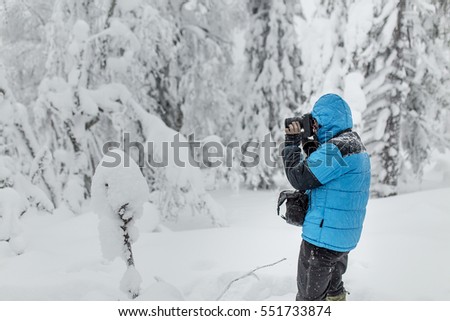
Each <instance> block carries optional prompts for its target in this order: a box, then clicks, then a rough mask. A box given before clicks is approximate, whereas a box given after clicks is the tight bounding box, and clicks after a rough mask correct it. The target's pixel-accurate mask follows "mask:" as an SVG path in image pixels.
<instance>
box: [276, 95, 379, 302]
mask: <svg viewBox="0 0 450 321" xmlns="http://www.w3.org/2000/svg"><path fill="white" fill-rule="evenodd" d="M352 127H353V121H352V115H351V111H350V108H349V106H348V105H347V103H346V102H345V101H344V100H343V99H342V98H341V97H339V96H338V95H335V94H328V95H324V96H322V97H321V98H320V99H319V100H318V101H317V102H316V104H315V105H314V107H313V110H312V113H311V114H306V115H304V116H303V117H302V118H289V119H287V120H286V129H285V132H286V143H285V148H284V150H283V160H284V166H285V170H286V176H287V178H288V180H289V182H290V183H291V185H292V186H293V187H294V188H295V189H297V190H300V191H307V192H306V193H307V194H308V195H309V207H308V210H307V213H306V217H305V220H304V223H303V233H302V238H303V241H302V244H301V247H300V255H299V261H298V271H297V287H298V293H297V297H296V299H297V300H301V301H303V300H305V301H306V300H307V301H309V300H342V301H344V300H345V299H346V291H345V288H344V283H343V282H342V275H343V274H344V273H345V271H346V269H347V262H348V253H349V252H350V251H351V250H352V249H354V248H355V247H356V245H357V243H358V241H359V238H360V236H361V231H362V226H363V221H364V217H365V213H366V205H367V202H368V198H369V186H370V159H369V155H368V154H367V153H366V150H365V147H364V145H363V143H362V142H361V139H360V138H359V136H358V134H357V133H355V132H353V131H352ZM300 145H302V148H303V150H304V152H305V154H306V158H305V157H304V156H303V154H302V151H301V149H300V147H299V146H300Z"/></svg>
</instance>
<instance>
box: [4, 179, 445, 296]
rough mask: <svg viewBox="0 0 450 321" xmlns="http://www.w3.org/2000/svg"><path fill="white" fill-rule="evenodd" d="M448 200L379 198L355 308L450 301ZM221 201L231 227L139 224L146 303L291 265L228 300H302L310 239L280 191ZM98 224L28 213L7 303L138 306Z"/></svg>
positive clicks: (372, 205) (355, 275)
mask: <svg viewBox="0 0 450 321" xmlns="http://www.w3.org/2000/svg"><path fill="white" fill-rule="evenodd" d="M447 186H448V185H447ZM449 193H450V188H448V187H447V188H443V189H436V190H430V191H424V192H420V193H412V194H405V195H402V196H398V197H391V198H385V199H377V200H370V202H369V206H368V212H367V216H366V222H365V226H364V230H363V234H362V238H361V242H360V244H359V246H358V247H357V248H356V249H355V250H354V251H353V252H352V253H351V254H350V259H349V267H348V270H347V272H346V274H345V275H344V281H345V284H346V287H347V290H348V291H349V292H350V293H351V294H350V295H349V296H348V299H349V300H450V275H449V274H448V271H447V267H448V265H449V264H450V235H449V233H448V231H449V229H450V216H449V215H448V213H449V212H450V204H449V203H448V202H447V201H446V199H447V198H448V195H449ZM213 197H214V199H215V200H216V201H218V203H219V204H221V205H223V206H225V207H226V208H227V213H228V216H227V218H228V220H229V227H227V228H203V229H197V230H184V231H180V232H171V231H167V230H165V231H164V232H157V233H150V232H148V231H145V229H144V228H143V227H142V228H141V224H142V223H143V221H141V220H138V221H137V222H136V226H137V227H138V228H139V229H140V230H141V237H140V238H139V239H138V240H137V242H136V243H135V244H133V250H134V256H135V261H136V266H137V268H138V269H139V271H140V272H141V277H142V287H141V288H142V292H141V295H140V296H139V297H138V298H137V299H138V300H182V299H185V300H216V299H217V297H218V296H219V295H220V294H221V293H222V292H223V290H224V289H225V288H226V287H227V285H228V284H229V283H230V282H231V281H232V280H234V279H236V278H239V277H241V276H242V275H244V274H246V273H247V272H249V271H251V270H253V269H254V268H256V267H259V266H262V265H266V264H270V263H274V262H276V261H278V260H280V259H282V258H287V260H286V261H284V262H281V263H279V264H277V265H274V266H272V267H268V268H265V269H261V270H258V271H257V272H256V273H255V275H256V277H255V276H252V277H246V278H243V279H241V280H239V281H237V282H234V283H233V285H232V286H231V287H230V289H229V290H228V291H227V292H226V293H225V295H224V297H223V300H293V299H294V297H295V292H296V285H295V284H296V283H295V279H296V265H297V257H298V251H299V248H300V241H301V237H300V232H301V231H300V229H299V228H296V227H293V226H290V225H288V224H286V223H285V222H284V221H283V220H281V219H279V218H278V217H277V215H276V210H275V204H276V198H277V193H275V192H273V191H272V192H267V191H260V192H252V191H241V192H240V194H239V195H236V194H234V195H232V194H231V193H230V191H228V190H221V191H216V192H214V194H213ZM145 215H146V213H144V216H145ZM98 221H99V218H98V216H97V215H95V214H94V213H89V212H88V213H85V214H82V215H78V216H74V215H72V214H70V213H68V212H67V213H66V212H60V213H58V214H57V215H37V216H36V215H29V214H26V215H24V217H23V218H22V225H23V229H24V237H26V239H27V240H28V244H29V245H28V248H27V250H26V251H25V252H24V253H23V254H22V255H20V256H16V255H14V253H12V251H11V249H10V248H9V247H8V245H7V244H6V243H5V242H0V262H1V264H0V299H1V300H129V297H128V296H127V295H126V294H125V293H124V292H122V291H121V290H120V280H121V276H122V275H123V273H124V272H125V271H126V270H125V266H124V264H123V262H120V261H118V260H114V261H112V262H104V261H103V260H102V254H101V249H100V242H99V235H98V234H99V232H98V230H97V225H98ZM56 240H57V241H56ZM155 280H156V281H155Z"/></svg>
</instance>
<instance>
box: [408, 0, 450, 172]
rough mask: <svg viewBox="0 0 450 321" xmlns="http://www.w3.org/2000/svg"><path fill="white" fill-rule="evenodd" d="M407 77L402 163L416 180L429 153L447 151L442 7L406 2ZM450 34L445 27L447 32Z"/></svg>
mask: <svg viewBox="0 0 450 321" xmlns="http://www.w3.org/2000/svg"><path fill="white" fill-rule="evenodd" d="M408 4H409V8H408V16H409V23H408V35H409V37H408V53H409V57H405V58H407V59H408V58H409V59H408V63H409V65H410V66H411V68H410V71H409V73H408V81H409V84H410V92H409V94H408V96H407V100H406V106H405V107H406V108H405V110H403V112H402V126H401V136H402V147H403V150H404V151H405V153H406V161H407V162H408V163H410V164H411V167H412V171H413V173H414V174H416V175H417V176H418V177H419V178H421V177H422V175H423V168H424V166H425V165H426V164H427V161H428V160H429V156H430V154H431V152H432V151H433V149H438V150H441V151H442V150H443V149H444V148H449V147H450V141H449V140H448V138H446V137H445V130H446V128H445V127H446V126H445V122H442V119H446V118H447V117H448V116H447V115H448V113H449V107H450V98H449V96H448V90H447V89H448V88H449V85H450V58H449V53H450V52H449V49H448V48H449V47H448V43H446V42H445V38H444V36H443V35H444V34H445V29H446V26H445V24H443V23H444V21H446V20H445V19H444V17H448V15H449V14H450V8H449V7H448V5H447V6H446V5H445V3H440V2H437V3H436V4H435V5H432V4H431V3H428V4H427V3H426V2H422V1H414V0H410V1H409V2H408ZM448 30H450V28H448V26H447V31H448Z"/></svg>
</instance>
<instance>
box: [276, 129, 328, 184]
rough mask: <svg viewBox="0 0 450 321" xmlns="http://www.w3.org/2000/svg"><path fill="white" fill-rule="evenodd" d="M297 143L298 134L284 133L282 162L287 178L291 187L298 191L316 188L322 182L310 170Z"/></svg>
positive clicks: (298, 139)
mask: <svg viewBox="0 0 450 321" xmlns="http://www.w3.org/2000/svg"><path fill="white" fill-rule="evenodd" d="M299 144H300V135H286V142H285V147H284V149H283V162H284V168H285V171H286V176H287V179H288V180H289V183H291V185H292V187H294V188H295V189H297V190H300V191H305V190H308V189H312V188H317V187H319V186H321V185H322V184H321V183H320V181H319V180H318V179H317V178H316V176H315V175H314V174H313V173H312V171H311V170H310V168H309V166H308V162H307V161H306V160H305V159H304V158H303V155H302V151H301V149H300V147H299ZM313 154H314V153H313ZM311 155H312V154H311Z"/></svg>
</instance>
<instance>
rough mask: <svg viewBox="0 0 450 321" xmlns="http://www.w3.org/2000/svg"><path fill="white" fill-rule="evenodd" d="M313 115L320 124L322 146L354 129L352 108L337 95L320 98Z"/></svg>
mask: <svg viewBox="0 0 450 321" xmlns="http://www.w3.org/2000/svg"><path fill="white" fill-rule="evenodd" d="M311 114H312V116H313V117H314V118H315V119H316V120H317V123H318V124H319V130H318V131H317V137H318V139H319V143H321V144H322V143H324V142H326V141H327V140H329V139H331V138H333V137H334V136H336V135H337V134H339V133H340V132H342V131H344V130H346V129H350V128H352V127H353V120H352V112H351V110H350V107H349V106H348V104H347V103H346V102H345V100H344V99H342V98H341V97H340V96H338V95H336V94H327V95H324V96H322V97H320V98H319V100H318V101H317V102H316V103H315V104H314V107H313V110H312V112H311Z"/></svg>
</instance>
